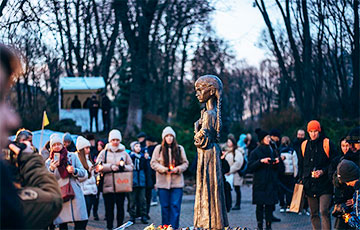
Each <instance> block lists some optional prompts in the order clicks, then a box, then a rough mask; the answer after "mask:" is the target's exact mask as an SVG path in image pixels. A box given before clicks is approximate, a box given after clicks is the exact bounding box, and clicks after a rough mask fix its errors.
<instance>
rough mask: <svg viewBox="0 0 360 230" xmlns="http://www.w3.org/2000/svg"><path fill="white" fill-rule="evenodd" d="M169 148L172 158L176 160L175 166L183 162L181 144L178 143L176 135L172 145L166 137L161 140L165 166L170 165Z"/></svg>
mask: <svg viewBox="0 0 360 230" xmlns="http://www.w3.org/2000/svg"><path fill="white" fill-rule="evenodd" d="M169 148H171V159H173V160H175V165H174V166H178V165H180V164H181V163H182V159H181V153H180V149H179V145H178V144H177V142H176V139H175V137H174V139H173V142H172V143H171V145H168V144H167V143H166V141H165V138H164V139H163V140H162V142H161V152H162V154H163V158H164V163H165V167H169V166H170V162H169V153H168V150H169Z"/></svg>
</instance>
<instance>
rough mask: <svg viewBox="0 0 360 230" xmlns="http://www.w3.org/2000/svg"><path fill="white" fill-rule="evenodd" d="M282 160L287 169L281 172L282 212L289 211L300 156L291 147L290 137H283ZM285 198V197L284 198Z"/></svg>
mask: <svg viewBox="0 0 360 230" xmlns="http://www.w3.org/2000/svg"><path fill="white" fill-rule="evenodd" d="M279 152H280V156H281V160H282V161H283V162H284V166H285V171H284V172H283V173H280V174H279V181H280V183H279V184H280V186H279V188H280V193H279V195H280V212H285V211H286V212H289V211H290V204H291V199H292V195H293V192H294V186H295V178H296V176H297V173H298V158H297V153H296V151H295V150H294V149H293V148H292V147H290V138H289V137H287V136H284V137H282V138H281V146H280V150H279ZM284 198H285V199H284Z"/></svg>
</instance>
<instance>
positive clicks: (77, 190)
mask: <svg viewBox="0 0 360 230" xmlns="http://www.w3.org/2000/svg"><path fill="white" fill-rule="evenodd" d="M45 165H46V167H47V168H48V169H49V171H50V172H51V173H53V174H54V175H55V177H56V179H57V181H58V184H59V186H60V187H63V186H66V185H67V184H69V183H70V186H71V187H72V189H73V190H74V194H75V196H74V197H73V198H69V197H68V198H67V199H66V198H65V196H64V195H65V194H62V195H63V199H64V203H63V208H62V209H61V212H60V214H59V216H58V217H57V218H56V219H55V221H54V225H59V228H60V229H67V223H70V222H74V224H75V229H86V225H87V220H88V215H87V212H86V203H85V199H84V194H83V192H82V190H81V187H80V185H79V179H83V178H87V176H88V174H87V172H86V170H85V169H84V167H83V165H82V164H81V162H80V160H79V158H78V157H77V154H75V153H71V152H68V151H67V150H66V148H65V147H64V145H63V142H62V138H61V137H60V136H59V135H58V134H53V135H51V136H50V156H49V158H48V159H47V160H46V162H45ZM68 199H69V200H68Z"/></svg>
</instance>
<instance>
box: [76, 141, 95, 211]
mask: <svg viewBox="0 0 360 230" xmlns="http://www.w3.org/2000/svg"><path fill="white" fill-rule="evenodd" d="M90 146H91V144H90V141H88V140H87V139H85V138H84V137H82V136H78V138H77V140H76V149H77V152H76V153H77V155H78V157H79V159H80V162H81V164H82V165H83V167H84V168H85V170H86V171H87V174H88V176H87V177H84V178H81V179H79V181H80V187H81V190H82V191H83V193H84V196H85V202H86V210H87V214H88V216H89V217H90V211H91V208H92V207H93V206H94V204H95V202H96V194H97V190H98V189H97V186H96V178H95V168H94V163H93V162H92V161H91V157H90ZM94 217H95V216H94Z"/></svg>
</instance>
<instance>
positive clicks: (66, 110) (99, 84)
mask: <svg viewBox="0 0 360 230" xmlns="http://www.w3.org/2000/svg"><path fill="white" fill-rule="evenodd" d="M104 89H105V81H104V78H102V77H60V81H59V119H60V120H63V119H67V118H70V119H72V120H74V121H75V122H76V125H78V126H81V131H82V132H85V131H88V130H90V114H89V109H87V108H84V107H85V104H86V100H87V99H88V98H90V97H91V96H92V95H93V94H95V95H97V99H98V100H99V101H100V97H99V93H100V92H101V91H103V90H104ZM75 96H77V97H78V99H79V101H80V103H81V108H77V109H72V108H71V102H72V101H73V100H74V98H75ZM98 128H99V130H102V129H103V120H102V111H101V109H99V112H98ZM92 130H93V131H95V130H96V129H95V121H94V122H93V127H92Z"/></svg>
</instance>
